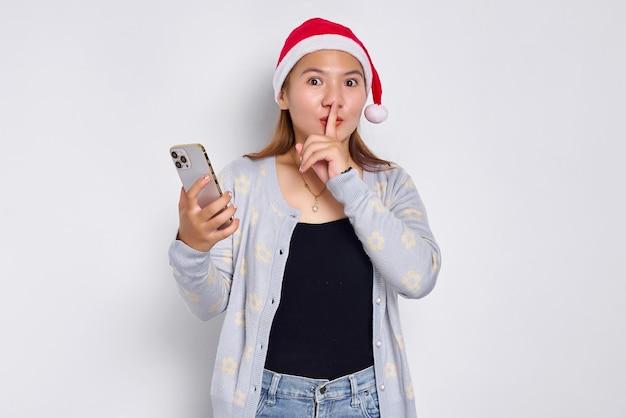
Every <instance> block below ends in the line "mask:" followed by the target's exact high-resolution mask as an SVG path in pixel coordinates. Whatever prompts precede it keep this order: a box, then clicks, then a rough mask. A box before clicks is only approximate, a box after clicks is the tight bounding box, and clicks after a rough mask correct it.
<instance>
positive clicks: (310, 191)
mask: <svg viewBox="0 0 626 418" xmlns="http://www.w3.org/2000/svg"><path fill="white" fill-rule="evenodd" d="M289 155H291V159H292V160H293V163H294V164H295V165H296V170H298V174H300V177H302V181H303V182H304V187H305V188H306V189H307V190H308V191H309V193H311V194H312V195H313V197H314V198H315V202H314V203H313V206H311V210H312V211H313V213H317V211H318V210H319V209H320V207H319V205H318V200H317V199H318V198H319V197H320V196H321V195H322V193H324V192H325V191H326V185H324V188H323V189H322V191H321V192H319V194H317V195H316V194H315V193H313V190H311V187H310V186H309V184H308V183H307V182H306V180H305V179H304V176H303V175H302V173H301V172H300V169H299V168H298V167H299V166H298V163H297V162H296V157H294V156H293V154H292V153H291V151H289Z"/></svg>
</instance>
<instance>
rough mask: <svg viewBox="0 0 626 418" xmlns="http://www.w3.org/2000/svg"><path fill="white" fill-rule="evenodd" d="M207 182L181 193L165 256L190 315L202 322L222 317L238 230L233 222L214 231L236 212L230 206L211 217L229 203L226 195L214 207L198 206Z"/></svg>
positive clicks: (237, 222) (201, 182)
mask: <svg viewBox="0 0 626 418" xmlns="http://www.w3.org/2000/svg"><path fill="white" fill-rule="evenodd" d="M206 181H208V180H207V179H200V180H198V182H197V183H196V184H195V185H194V186H193V187H191V188H190V189H189V192H188V193H185V192H184V190H182V191H181V199H180V202H179V214H180V227H179V233H178V236H177V239H176V240H175V241H174V242H173V243H172V245H171V246H170V248H169V252H168V255H169V260H170V265H171V266H172V269H173V274H174V278H175V279H176V283H177V285H178V289H179V292H180V294H181V296H182V297H183V300H184V301H185V303H186V304H187V306H188V307H189V309H190V310H191V312H192V313H193V314H194V315H196V316H197V317H198V318H200V319H202V320H208V319H210V318H212V317H213V316H215V315H217V314H219V313H221V312H222V311H223V310H224V309H225V308H226V305H227V304H228V297H229V294H230V285H231V281H232V274H233V262H232V259H233V247H232V243H233V239H232V234H233V233H234V232H235V231H236V230H237V227H238V226H239V220H238V219H235V220H234V221H233V222H232V224H231V225H229V226H228V227H227V228H225V229H222V230H218V229H217V228H218V227H219V226H221V225H222V224H223V223H224V222H225V221H226V220H227V219H229V217H230V216H233V214H234V212H235V209H236V208H235V206H234V205H229V206H228V207H227V209H226V210H224V211H223V212H222V213H220V214H219V215H216V216H215V217H214V215H215V213H216V212H218V211H219V210H220V209H221V208H224V206H225V205H226V204H227V203H228V200H229V199H230V196H229V195H228V193H225V194H224V195H223V196H222V197H221V198H220V199H218V200H219V201H216V202H215V204H211V205H208V206H206V207H205V208H200V207H199V206H198V203H197V195H198V193H199V192H200V190H201V188H202V187H203V185H204V184H206ZM203 182H205V183H204V184H203ZM225 186H226V187H232V184H226V183H225Z"/></svg>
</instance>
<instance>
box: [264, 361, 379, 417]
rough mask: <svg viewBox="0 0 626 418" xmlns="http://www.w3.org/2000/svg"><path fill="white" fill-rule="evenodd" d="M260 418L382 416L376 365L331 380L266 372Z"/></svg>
mask: <svg viewBox="0 0 626 418" xmlns="http://www.w3.org/2000/svg"><path fill="white" fill-rule="evenodd" d="M256 416H257V418H273V417H280V418H328V417H333V418H334V417H341V418H352V417H354V418H356V417H359V418H362V417H365V418H379V417H380V413H379V411H378V394H377V393H376V379H375V377H374V367H368V368H367V369H365V370H362V371H360V372H356V373H354V374H351V375H348V376H344V377H340V378H338V379H335V380H332V381H328V380H324V379H309V378H306V377H299V376H290V375H282V374H279V373H274V372H272V371H269V370H264V371H263V387H262V389H261V397H260V399H259V404H258V407H257V413H256Z"/></svg>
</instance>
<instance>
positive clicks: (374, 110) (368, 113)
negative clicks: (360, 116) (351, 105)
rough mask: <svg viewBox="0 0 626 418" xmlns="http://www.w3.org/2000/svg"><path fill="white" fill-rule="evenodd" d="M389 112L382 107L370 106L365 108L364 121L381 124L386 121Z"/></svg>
mask: <svg viewBox="0 0 626 418" xmlns="http://www.w3.org/2000/svg"><path fill="white" fill-rule="evenodd" d="M388 115H389V112H388V111H387V108H386V107H385V106H383V105H377V104H371V105H369V106H367V107H366V108H365V119H367V120H369V121H370V122H372V123H381V122H384V121H385V120H387V116H388Z"/></svg>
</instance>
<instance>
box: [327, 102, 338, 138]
mask: <svg viewBox="0 0 626 418" xmlns="http://www.w3.org/2000/svg"><path fill="white" fill-rule="evenodd" d="M338 112H339V105H338V104H337V102H336V101H334V102H333V104H332V105H330V110H329V111H328V119H326V129H325V131H324V135H326V136H330V137H332V138H337V113H338Z"/></svg>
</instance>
